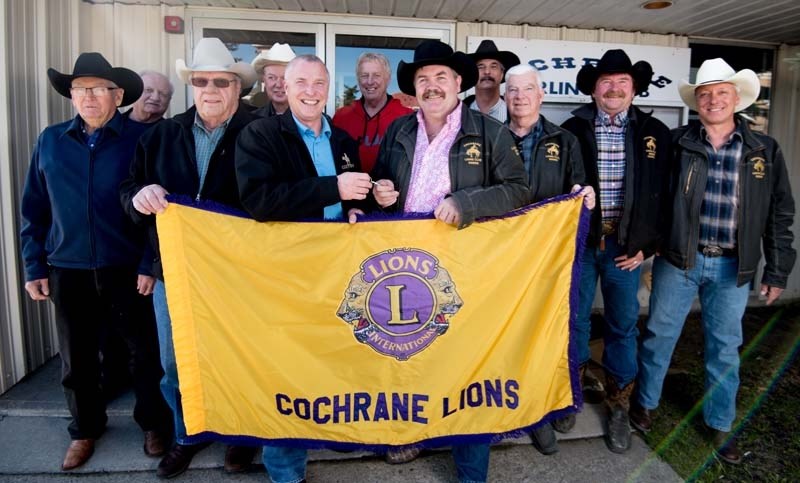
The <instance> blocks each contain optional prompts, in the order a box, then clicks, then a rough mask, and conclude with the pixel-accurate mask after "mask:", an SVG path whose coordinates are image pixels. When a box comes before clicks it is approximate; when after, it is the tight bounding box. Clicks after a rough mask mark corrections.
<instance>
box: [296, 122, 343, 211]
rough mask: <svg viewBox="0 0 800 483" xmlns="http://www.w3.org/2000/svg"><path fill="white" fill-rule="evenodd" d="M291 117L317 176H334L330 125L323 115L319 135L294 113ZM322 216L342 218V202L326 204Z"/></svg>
mask: <svg viewBox="0 0 800 483" xmlns="http://www.w3.org/2000/svg"><path fill="white" fill-rule="evenodd" d="M292 119H294V123H295V124H297V130H298V131H300V137H301V138H303V142H304V143H306V149H308V153H309V154H310V155H311V160H312V161H313V162H314V167H315V168H316V169H317V176H320V177H322V176H336V166H335V165H334V164H333V150H332V149H331V126H330V124H328V120H327V119H326V118H325V116H322V131H321V132H320V135H319V136H317V135H316V134H314V130H313V129H311V128H309V127H307V126H306V125H305V124H303V123H301V122H300V121H299V120H298V119H297V118H296V117H295V116H294V114H292ZM323 216H324V217H325V219H326V220H341V219H343V218H344V212H343V211H342V203H341V202H337V203H334V204H332V205H328V206H326V207H325V214H324V215H323Z"/></svg>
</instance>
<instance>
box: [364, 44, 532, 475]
mask: <svg viewBox="0 0 800 483" xmlns="http://www.w3.org/2000/svg"><path fill="white" fill-rule="evenodd" d="M477 79H478V71H477V69H476V67H475V63H474V62H473V61H472V59H470V58H469V57H468V56H467V55H466V54H464V53H462V52H453V49H452V48H450V46H449V45H447V44H444V43H442V42H440V41H438V40H426V41H424V42H422V43H421V44H420V45H419V46H418V47H417V48H416V49H415V50H414V62H410V63H406V62H403V61H400V64H399V65H398V68H397V83H398V85H399V87H400V90H401V91H403V93H405V94H408V95H412V96H416V98H417V102H418V103H419V107H420V109H419V111H418V112H417V113H416V115H413V116H405V117H402V118H400V119H398V120H397V121H395V122H394V123H392V125H391V126H390V127H389V130H388V131H387V132H386V136H385V137H384V139H383V143H382V144H381V149H380V152H379V154H378V161H377V164H376V165H375V168H373V170H372V172H371V174H372V177H373V178H374V179H376V180H378V181H377V186H375V187H374V188H373V190H372V193H373V195H374V197H375V201H376V202H377V203H378V205H380V207H381V208H382V209H384V210H387V211H395V212H398V213H432V214H433V215H434V216H435V217H436V219H438V220H439V221H441V222H443V223H446V224H448V225H452V226H453V227H456V228H458V229H462V228H466V227H468V226H469V225H471V224H472V222H473V221H475V219H476V218H478V217H482V216H499V215H502V214H504V213H506V212H508V211H511V210H513V209H515V208H519V207H520V206H522V205H524V204H525V203H526V202H527V201H528V198H529V196H530V191H529V190H528V184H527V182H526V175H525V168H524V167H523V165H522V160H521V159H520V157H519V155H518V153H517V147H516V146H515V145H514V140H513V139H512V138H511V134H510V133H509V132H508V130H507V129H506V128H505V127H504V126H503V125H502V124H500V123H499V122H497V121H496V120H494V119H492V118H490V117H487V116H484V115H482V114H480V113H479V112H476V111H474V110H472V109H469V108H467V107H466V106H465V105H464V103H462V102H461V101H460V100H459V99H458V93H459V92H463V91H465V90H467V89H469V88H470V87H472V86H473V85H474V84H475V82H476V81H477ZM476 146H477V147H478V149H477V150H475V149H474V147H476ZM476 151H477V152H476ZM488 153H491V155H489V154H488ZM465 160H466V162H467V163H469V164H470V165H473V166H483V169H478V170H472V169H464V168H463V165H464V163H465ZM394 453H396V455H392V453H389V455H388V456H389V460H390V462H398V463H399V462H404V461H408V460H410V459H413V458H414V457H415V456H416V455H417V454H418V453H419V450H418V449H417V448H415V447H409V446H407V447H401V448H398V449H396V450H395V451H394ZM395 456H396V457H395ZM453 459H454V460H455V463H456V471H457V473H458V479H459V481H462V482H466V481H471V482H483V481H486V479H487V476H488V470H489V441H485V442H484V443H476V444H454V445H453Z"/></svg>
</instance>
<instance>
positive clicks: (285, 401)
mask: <svg viewBox="0 0 800 483" xmlns="http://www.w3.org/2000/svg"><path fill="white" fill-rule="evenodd" d="M188 204H189V205H191V206H187V205H183V204H180V203H175V202H173V203H170V205H169V207H168V208H167V210H166V212H165V213H164V214H162V215H159V216H158V218H157V223H158V233H159V238H160V243H161V255H162V262H163V266H164V277H165V284H166V290H167V303H168V305H169V311H170V316H171V318H172V332H173V340H174V345H175V356H176V360H177V364H178V371H179V380H180V390H181V399H182V404H183V415H184V419H185V423H186V430H187V433H188V434H189V435H190V441H204V440H223V441H227V442H230V443H236V442H239V443H242V442H248V443H258V442H262V443H263V442H271V443H273V444H285V445H290V446H298V447H305V448H334V449H372V450H382V449H386V448H387V447H388V446H396V445H417V446H420V447H434V446H441V445H447V444H454V443H455V444H463V443H478V442H493V441H498V440H499V439H502V438H503V437H507V436H512V435H517V434H519V432H520V431H523V430H528V429H530V428H532V427H533V426H535V425H537V424H541V423H543V422H547V421H550V420H552V419H553V418H556V417H563V416H565V415H566V414H567V413H569V412H574V411H575V410H577V409H578V408H579V407H580V406H581V404H582V401H581V400H580V390H579V385H578V381H577V364H576V361H575V360H574V350H575V348H574V347H571V344H570V326H571V324H572V323H573V319H574V317H575V313H576V310H577V298H578V286H579V283H578V279H579V267H580V264H579V263H577V262H576V260H580V253H581V251H582V246H583V240H584V239H585V232H586V231H587V228H588V219H589V212H588V211H587V210H585V209H584V208H583V207H582V198H580V197H578V196H572V195H569V196H562V197H559V198H556V199H553V200H551V201H548V202H545V203H540V204H537V205H532V206H530V207H526V208H524V209H522V210H519V211H517V212H514V213H510V214H508V215H506V216H504V217H500V218H493V219H489V220H484V221H480V222H477V223H475V224H473V225H471V226H469V227H468V228H466V229H463V230H457V229H455V228H454V227H452V226H450V225H446V224H444V223H441V222H439V221H436V220H433V219H393V220H376V221H366V222H359V223H357V224H355V225H349V224H347V223H339V222H293V223H288V222H268V223H257V222H255V221H254V220H251V219H247V218H245V217H241V216H230V215H226V214H221V213H219V212H218V211H219V210H214V209H206V208H208V206H198V205H197V204H195V203H191V202H189V203H188ZM212 208H213V207H212Z"/></svg>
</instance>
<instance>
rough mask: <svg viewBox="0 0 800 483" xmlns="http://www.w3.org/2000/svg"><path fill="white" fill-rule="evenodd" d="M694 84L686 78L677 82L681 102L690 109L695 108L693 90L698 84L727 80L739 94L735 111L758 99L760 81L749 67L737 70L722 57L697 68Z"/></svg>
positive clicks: (710, 60) (709, 60)
mask: <svg viewBox="0 0 800 483" xmlns="http://www.w3.org/2000/svg"><path fill="white" fill-rule="evenodd" d="M696 82H697V83H696V84H690V83H689V82H688V81H686V80H682V81H680V82H679V83H678V92H679V93H680V95H681V99H683V102H684V103H685V104H686V105H687V106H689V108H691V109H692V110H695V111H696V110H697V100H696V99H695V97H694V90H695V89H697V88H698V87H700V86H705V85H709V84H720V83H723V82H727V83H730V84H733V85H734V86H736V91H737V92H738V94H739V103H738V104H736V108H735V112H739V111H741V110H742V109H747V108H748V107H749V106H750V104H752V103H754V102H755V101H756V99H758V93H759V91H760V90H761V82H759V80H758V76H757V75H756V73H755V72H753V71H752V70H750V69H742V70H740V71H739V72H736V71H734V70H733V67H731V66H730V65H728V63H727V62H725V61H724V60H722V59H719V58H717V59H708V60H707V61H705V62H703V65H701V66H700V68H699V69H697V79H696Z"/></svg>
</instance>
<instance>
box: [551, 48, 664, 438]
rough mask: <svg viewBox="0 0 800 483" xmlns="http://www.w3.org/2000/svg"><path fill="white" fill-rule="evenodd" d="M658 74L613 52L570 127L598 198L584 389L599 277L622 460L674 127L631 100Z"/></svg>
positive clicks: (588, 275) (586, 280)
mask: <svg viewBox="0 0 800 483" xmlns="http://www.w3.org/2000/svg"><path fill="white" fill-rule="evenodd" d="M652 77H653V69H652V67H651V66H650V64H649V63H647V62H644V61H639V62H637V63H635V64H631V60H630V58H628V55H627V54H626V53H625V52H624V51H623V50H609V51H607V52H606V53H604V54H603V57H602V58H601V59H600V61H599V62H598V63H597V65H596V66H595V65H592V64H591V63H587V64H586V65H584V66H583V67H582V68H581V70H580V71H579V72H578V76H577V84H578V89H580V91H581V92H583V93H584V94H586V95H591V96H592V98H593V99H594V102H592V103H589V104H586V105H584V106H582V107H580V108H578V109H576V110H574V111H573V112H572V114H573V117H572V118H570V119H568V120H567V121H566V122H564V124H563V126H562V127H564V128H565V129H567V130H568V131H570V132H572V133H573V134H575V136H577V138H578V141H579V142H580V145H581V156H582V157H583V165H584V171H585V173H586V181H587V184H589V185H591V186H592V187H593V188H594V190H595V192H596V193H597V194H598V196H599V198H598V200H597V204H598V206H599V209H595V210H594V212H593V213H592V219H591V226H590V230H589V237H588V239H587V241H586V250H585V252H584V254H583V259H582V260H581V281H580V296H579V304H578V315H577V318H576V323H575V329H576V330H575V335H576V346H577V350H578V362H579V363H580V364H581V366H580V367H581V369H580V376H581V383H582V382H583V381H582V379H583V374H584V372H585V370H586V365H587V363H588V362H589V359H590V354H589V334H590V332H591V331H590V324H591V323H590V319H589V316H590V314H591V310H592V302H593V301H594V296H595V290H596V288H597V279H598V278H599V279H600V286H601V290H602V293H603V307H604V313H603V315H604V318H605V331H604V342H605V347H604V351H603V367H604V368H605V371H606V383H605V389H606V401H605V402H606V407H607V411H608V425H607V432H606V445H607V446H608V448H609V449H610V450H611V451H613V452H615V453H623V452H625V451H627V450H628V449H629V448H630V444H631V434H630V432H631V430H630V422H629V417H628V410H629V408H630V405H629V402H628V400H629V398H630V395H631V391H632V390H633V382H634V380H635V378H636V372H637V362H636V343H637V335H638V330H637V328H636V323H637V320H638V318H639V301H638V299H637V297H636V294H637V291H638V289H639V277H640V272H641V264H642V261H644V259H646V258H648V257H650V256H651V255H653V254H654V253H655V251H656V249H657V248H658V244H659V242H660V239H661V232H662V226H661V225H660V223H661V222H660V220H661V219H662V218H664V217H665V212H666V210H665V209H664V207H663V205H664V201H665V199H666V191H667V185H668V163H669V152H670V135H669V129H668V128H667V126H665V125H664V123H662V122H661V121H659V120H658V119H656V118H654V117H653V116H652V113H646V112H644V111H642V110H641V109H639V108H637V107H635V106H632V102H633V96H634V95H636V94H642V93H644V92H647V88H648V85H649V84H650V80H651V79H652Z"/></svg>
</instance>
